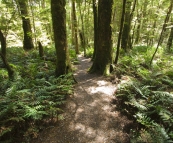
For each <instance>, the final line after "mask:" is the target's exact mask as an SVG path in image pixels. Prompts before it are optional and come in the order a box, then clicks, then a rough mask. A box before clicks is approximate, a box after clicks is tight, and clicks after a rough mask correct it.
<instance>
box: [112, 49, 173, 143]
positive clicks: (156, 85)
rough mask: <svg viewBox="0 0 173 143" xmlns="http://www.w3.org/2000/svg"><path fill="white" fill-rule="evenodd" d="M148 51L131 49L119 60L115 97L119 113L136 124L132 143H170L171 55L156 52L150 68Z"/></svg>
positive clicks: (172, 124) (172, 123)
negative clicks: (118, 79)
mask: <svg viewBox="0 0 173 143" xmlns="http://www.w3.org/2000/svg"><path fill="white" fill-rule="evenodd" d="M149 50H150V51H151V48H149V47H135V48H134V49H133V50H132V51H131V52H130V53H129V54H128V55H124V57H121V58H120V59H121V60H120V62H119V64H118V66H117V68H116V71H115V72H116V75H119V76H120V75H121V80H120V83H119V84H118V92H117V94H116V96H117V99H118V102H119V104H120V107H119V108H120V110H121V111H122V112H124V113H126V114H127V115H128V116H129V117H130V118H131V119H133V120H134V121H136V122H138V124H139V127H136V128H135V129H131V131H130V138H131V142H132V143H138V142H139V143H141V142H142V143H169V142H173V70H172V69H173V63H172V59H173V55H172V54H166V53H163V50H162V49H160V50H159V51H158V53H157V55H156V58H155V60H154V62H153V65H152V67H150V66H149V61H150V59H151V56H152V55H151V54H152V52H149Z"/></svg>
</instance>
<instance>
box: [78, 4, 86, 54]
mask: <svg viewBox="0 0 173 143" xmlns="http://www.w3.org/2000/svg"><path fill="white" fill-rule="evenodd" d="M79 12H80V18H81V24H82V30H81V31H79V35H80V39H81V46H82V48H83V49H84V56H86V40H85V30H84V18H83V13H82V10H81V2H79Z"/></svg>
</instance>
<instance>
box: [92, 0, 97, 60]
mask: <svg viewBox="0 0 173 143" xmlns="http://www.w3.org/2000/svg"><path fill="white" fill-rule="evenodd" d="M92 2H93V17H94V52H93V57H92V60H94V58H95V55H96V49H97V40H98V38H97V35H98V33H97V31H98V30H97V28H98V12H97V2H96V0H93V1H92Z"/></svg>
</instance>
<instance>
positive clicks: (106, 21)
mask: <svg viewBox="0 0 173 143" xmlns="http://www.w3.org/2000/svg"><path fill="white" fill-rule="evenodd" d="M112 4H113V0H107V1H105V0H99V3H98V35H99V36H98V47H97V49H96V55H95V58H94V62H93V65H92V67H91V69H90V72H91V73H93V72H99V73H100V74H104V75H108V74H110V66H111V64H112V29H111V26H110V24H111V16H112Z"/></svg>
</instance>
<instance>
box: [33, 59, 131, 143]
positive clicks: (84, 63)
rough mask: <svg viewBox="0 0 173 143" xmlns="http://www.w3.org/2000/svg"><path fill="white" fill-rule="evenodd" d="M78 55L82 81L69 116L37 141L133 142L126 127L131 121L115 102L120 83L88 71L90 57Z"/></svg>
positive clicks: (69, 101)
mask: <svg viewBox="0 0 173 143" xmlns="http://www.w3.org/2000/svg"><path fill="white" fill-rule="evenodd" d="M78 59H79V62H80V64H79V65H77V70H76V73H75V74H74V76H75V78H76V80H77V81H78V84H76V85H75V90H74V94H73V95H71V96H70V97H69V98H68V99H67V103H66V107H65V109H64V111H65V113H64V114H63V116H64V118H65V119H64V120H62V121H59V123H58V125H57V126H55V127H53V128H51V129H49V130H48V131H44V132H43V133H42V135H40V136H39V138H38V141H35V142H34V143H129V138H128V134H127V133H125V132H124V127H125V126H126V125H128V124H129V123H130V122H131V121H129V120H128V119H127V118H126V117H125V116H122V115H121V114H120V112H119V111H116V108H115V107H116V106H115V105H112V104H111V101H112V100H113V99H114V98H115V97H114V96H113V94H114V92H115V91H116V86H115V85H112V84H111V83H110V82H107V81H106V80H105V78H104V77H102V76H98V75H95V74H88V73H87V70H88V69H89V67H90V66H91V64H92V63H91V62H90V59H86V58H84V57H82V56H79V57H78Z"/></svg>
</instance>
